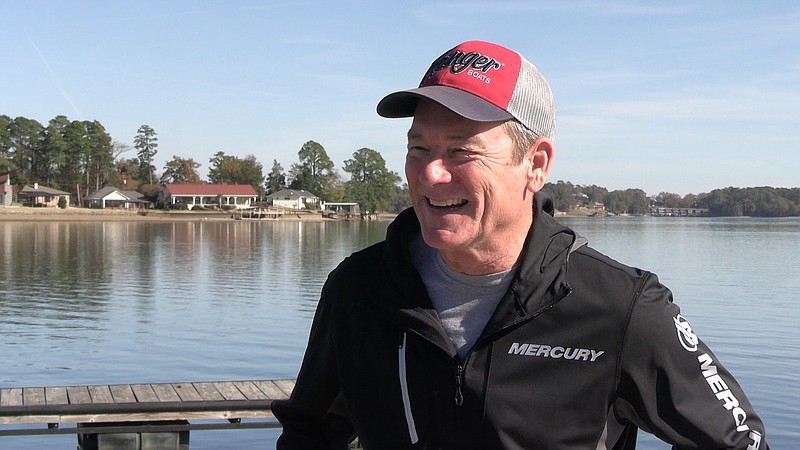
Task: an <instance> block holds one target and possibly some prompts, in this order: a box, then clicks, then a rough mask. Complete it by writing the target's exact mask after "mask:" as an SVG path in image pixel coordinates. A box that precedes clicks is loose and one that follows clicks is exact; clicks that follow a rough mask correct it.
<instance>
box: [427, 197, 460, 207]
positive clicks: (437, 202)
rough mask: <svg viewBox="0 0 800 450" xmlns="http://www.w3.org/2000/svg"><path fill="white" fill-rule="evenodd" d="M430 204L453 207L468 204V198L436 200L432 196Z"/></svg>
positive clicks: (429, 200)
mask: <svg viewBox="0 0 800 450" xmlns="http://www.w3.org/2000/svg"><path fill="white" fill-rule="evenodd" d="M428 204H430V205H431V206H433V207H436V208H452V207H457V206H462V205H466V204H467V200H466V199H463V198H454V199H447V200H434V199H432V198H429V199H428Z"/></svg>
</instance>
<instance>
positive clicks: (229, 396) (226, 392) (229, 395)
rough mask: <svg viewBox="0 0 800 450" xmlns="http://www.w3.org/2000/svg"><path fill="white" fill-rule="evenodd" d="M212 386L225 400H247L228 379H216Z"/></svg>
mask: <svg viewBox="0 0 800 450" xmlns="http://www.w3.org/2000/svg"><path fill="white" fill-rule="evenodd" d="M214 386H215V387H216V388H217V390H218V391H219V392H220V394H222V396H223V397H225V400H247V397H245V396H244V394H242V393H241V391H239V389H238V388H237V387H236V385H234V384H233V383H231V382H229V381H218V382H216V383H214Z"/></svg>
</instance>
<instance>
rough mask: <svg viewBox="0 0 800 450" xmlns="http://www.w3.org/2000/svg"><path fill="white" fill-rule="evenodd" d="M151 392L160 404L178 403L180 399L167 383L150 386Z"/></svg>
mask: <svg viewBox="0 0 800 450" xmlns="http://www.w3.org/2000/svg"><path fill="white" fill-rule="evenodd" d="M151 386H152V387H153V392H155V393H156V395H157V396H158V399H159V400H161V401H162V402H179V401H181V397H180V396H179V395H178V393H177V392H175V389H174V388H173V387H172V385H171V384H169V383H157V384H153V385H151Z"/></svg>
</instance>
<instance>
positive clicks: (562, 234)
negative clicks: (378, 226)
mask: <svg viewBox="0 0 800 450" xmlns="http://www.w3.org/2000/svg"><path fill="white" fill-rule="evenodd" d="M378 113H379V114H380V115H382V116H384V117H413V121H412V124H411V128H410V129H409V131H408V150H407V155H406V170H405V171H406V177H407V179H408V185H409V189H410V191H411V197H412V203H413V208H410V209H408V210H406V211H404V212H403V213H401V214H400V215H399V216H398V217H397V219H396V220H395V221H394V222H393V223H392V224H391V225H390V227H389V230H388V232H387V237H386V240H385V241H383V242H381V243H378V244H376V245H373V246H371V247H369V248H366V249H364V250H362V251H360V252H357V253H355V254H353V255H352V256H351V257H349V258H347V259H346V260H345V261H343V262H342V263H341V264H340V265H339V266H338V267H337V268H336V269H335V270H334V271H333V272H331V274H330V276H329V278H328V280H327V281H326V283H325V286H324V288H323V291H322V295H321V298H320V302H319V306H318V309H317V314H316V316H315V318H314V323H313V324H312V329H311V335H310V338H309V343H308V349H307V350H306V355H305V358H304V360H303V365H302V367H301V369H300V374H299V375H298V379H297V384H296V387H295V390H294V392H293V393H292V396H291V398H290V400H288V401H285V402H276V403H275V404H274V405H273V411H274V412H275V415H276V417H277V418H278V419H279V420H280V421H281V424H282V425H283V427H284V430H283V434H282V435H281V437H280V439H279V441H278V448H279V449H322V448H331V449H332V448H340V449H344V448H347V445H348V443H349V442H350V441H351V440H352V439H353V438H354V437H355V436H358V437H359V438H360V443H361V445H362V446H363V447H364V448H366V449H395V448H396V449H406V448H409V449H412V448H414V449H459V450H461V449H567V448H570V449H631V448H634V447H635V445H636V435H637V430H639V429H643V430H646V431H648V432H651V433H653V434H655V435H656V436H658V437H659V438H661V439H663V440H664V441H666V442H669V443H671V444H672V445H673V446H674V447H675V448H679V449H711V448H715V449H722V448H726V449H748V450H758V449H766V448H767V444H766V440H765V437H764V428H763V424H762V422H761V420H760V418H759V417H758V415H757V414H756V413H755V411H754V410H753V408H752V406H751V405H750V403H749V402H748V401H747V398H746V397H745V395H744V392H742V390H741V388H740V387H739V385H738V384H737V383H736V381H735V380H734V379H733V377H732V376H731V375H730V373H728V372H727V371H726V370H725V369H724V367H723V366H722V365H721V364H719V362H718V361H717V358H716V356H713V354H712V353H711V351H710V350H709V349H708V347H706V345H705V344H704V343H703V342H702V340H700V339H699V338H698V337H697V336H696V335H695V334H694V333H693V332H692V328H691V326H690V325H689V322H688V321H687V320H686V319H685V318H684V317H683V316H682V315H681V314H680V310H679V308H678V307H677V306H676V305H675V304H674V303H673V302H672V295H671V293H670V291H669V290H668V289H667V288H666V287H664V286H663V285H661V284H660V283H659V282H658V279H657V277H656V276H655V275H653V274H651V273H649V272H647V271H643V270H640V269H636V268H631V267H627V266H624V265H622V264H619V263H617V262H616V261H614V260H612V259H610V258H608V257H606V256H604V255H602V254H600V253H598V252H597V251H595V250H593V249H592V248H591V247H589V246H588V245H587V241H586V240H585V239H583V238H581V237H579V236H578V235H577V234H576V233H575V232H574V231H573V230H571V229H569V228H567V227H564V226H562V225H561V224H559V223H558V222H557V221H555V220H554V219H553V217H552V212H553V208H552V202H551V201H550V200H549V199H548V198H547V197H546V196H545V195H543V194H542V193H540V192H539V191H540V189H541V188H542V187H543V186H544V184H545V182H546V180H547V176H548V175H549V173H550V167H551V164H552V161H553V156H554V148H553V142H552V139H553V133H554V131H555V107H554V102H553V97H552V94H551V91H550V88H549V86H548V84H547V82H546V81H545V80H544V78H543V77H542V75H541V73H540V72H539V71H538V70H537V69H536V67H535V66H533V65H532V64H531V63H530V62H528V61H527V60H525V59H524V58H523V57H522V56H520V55H519V54H518V53H516V52H514V51H512V50H510V49H507V48H504V47H501V46H499V45H495V44H491V43H488V42H482V41H470V42H465V43H463V44H460V45H458V46H456V47H455V48H453V49H451V50H448V51H447V52H445V53H444V54H443V55H442V56H440V57H439V58H438V59H436V60H435V61H434V62H433V64H432V65H431V67H430V68H429V69H428V71H427V72H426V73H425V75H424V77H423V79H422V82H421V83H420V85H419V87H418V88H416V89H410V90H406V91H399V92H395V93H393V94H390V95H388V96H386V97H384V98H383V99H382V100H381V101H380V102H379V104H378ZM689 344H691V345H689Z"/></svg>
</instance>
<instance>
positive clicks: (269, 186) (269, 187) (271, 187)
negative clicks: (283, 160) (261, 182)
mask: <svg viewBox="0 0 800 450" xmlns="http://www.w3.org/2000/svg"><path fill="white" fill-rule="evenodd" d="M264 187H265V188H266V194H267V195H269V194H272V193H273V192H278V191H280V190H281V189H283V188H284V187H286V174H284V172H283V167H282V166H281V165H280V163H278V160H277V159H273V160H272V169H270V171H269V173H268V174H267V181H266V185H265V186H264Z"/></svg>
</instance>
